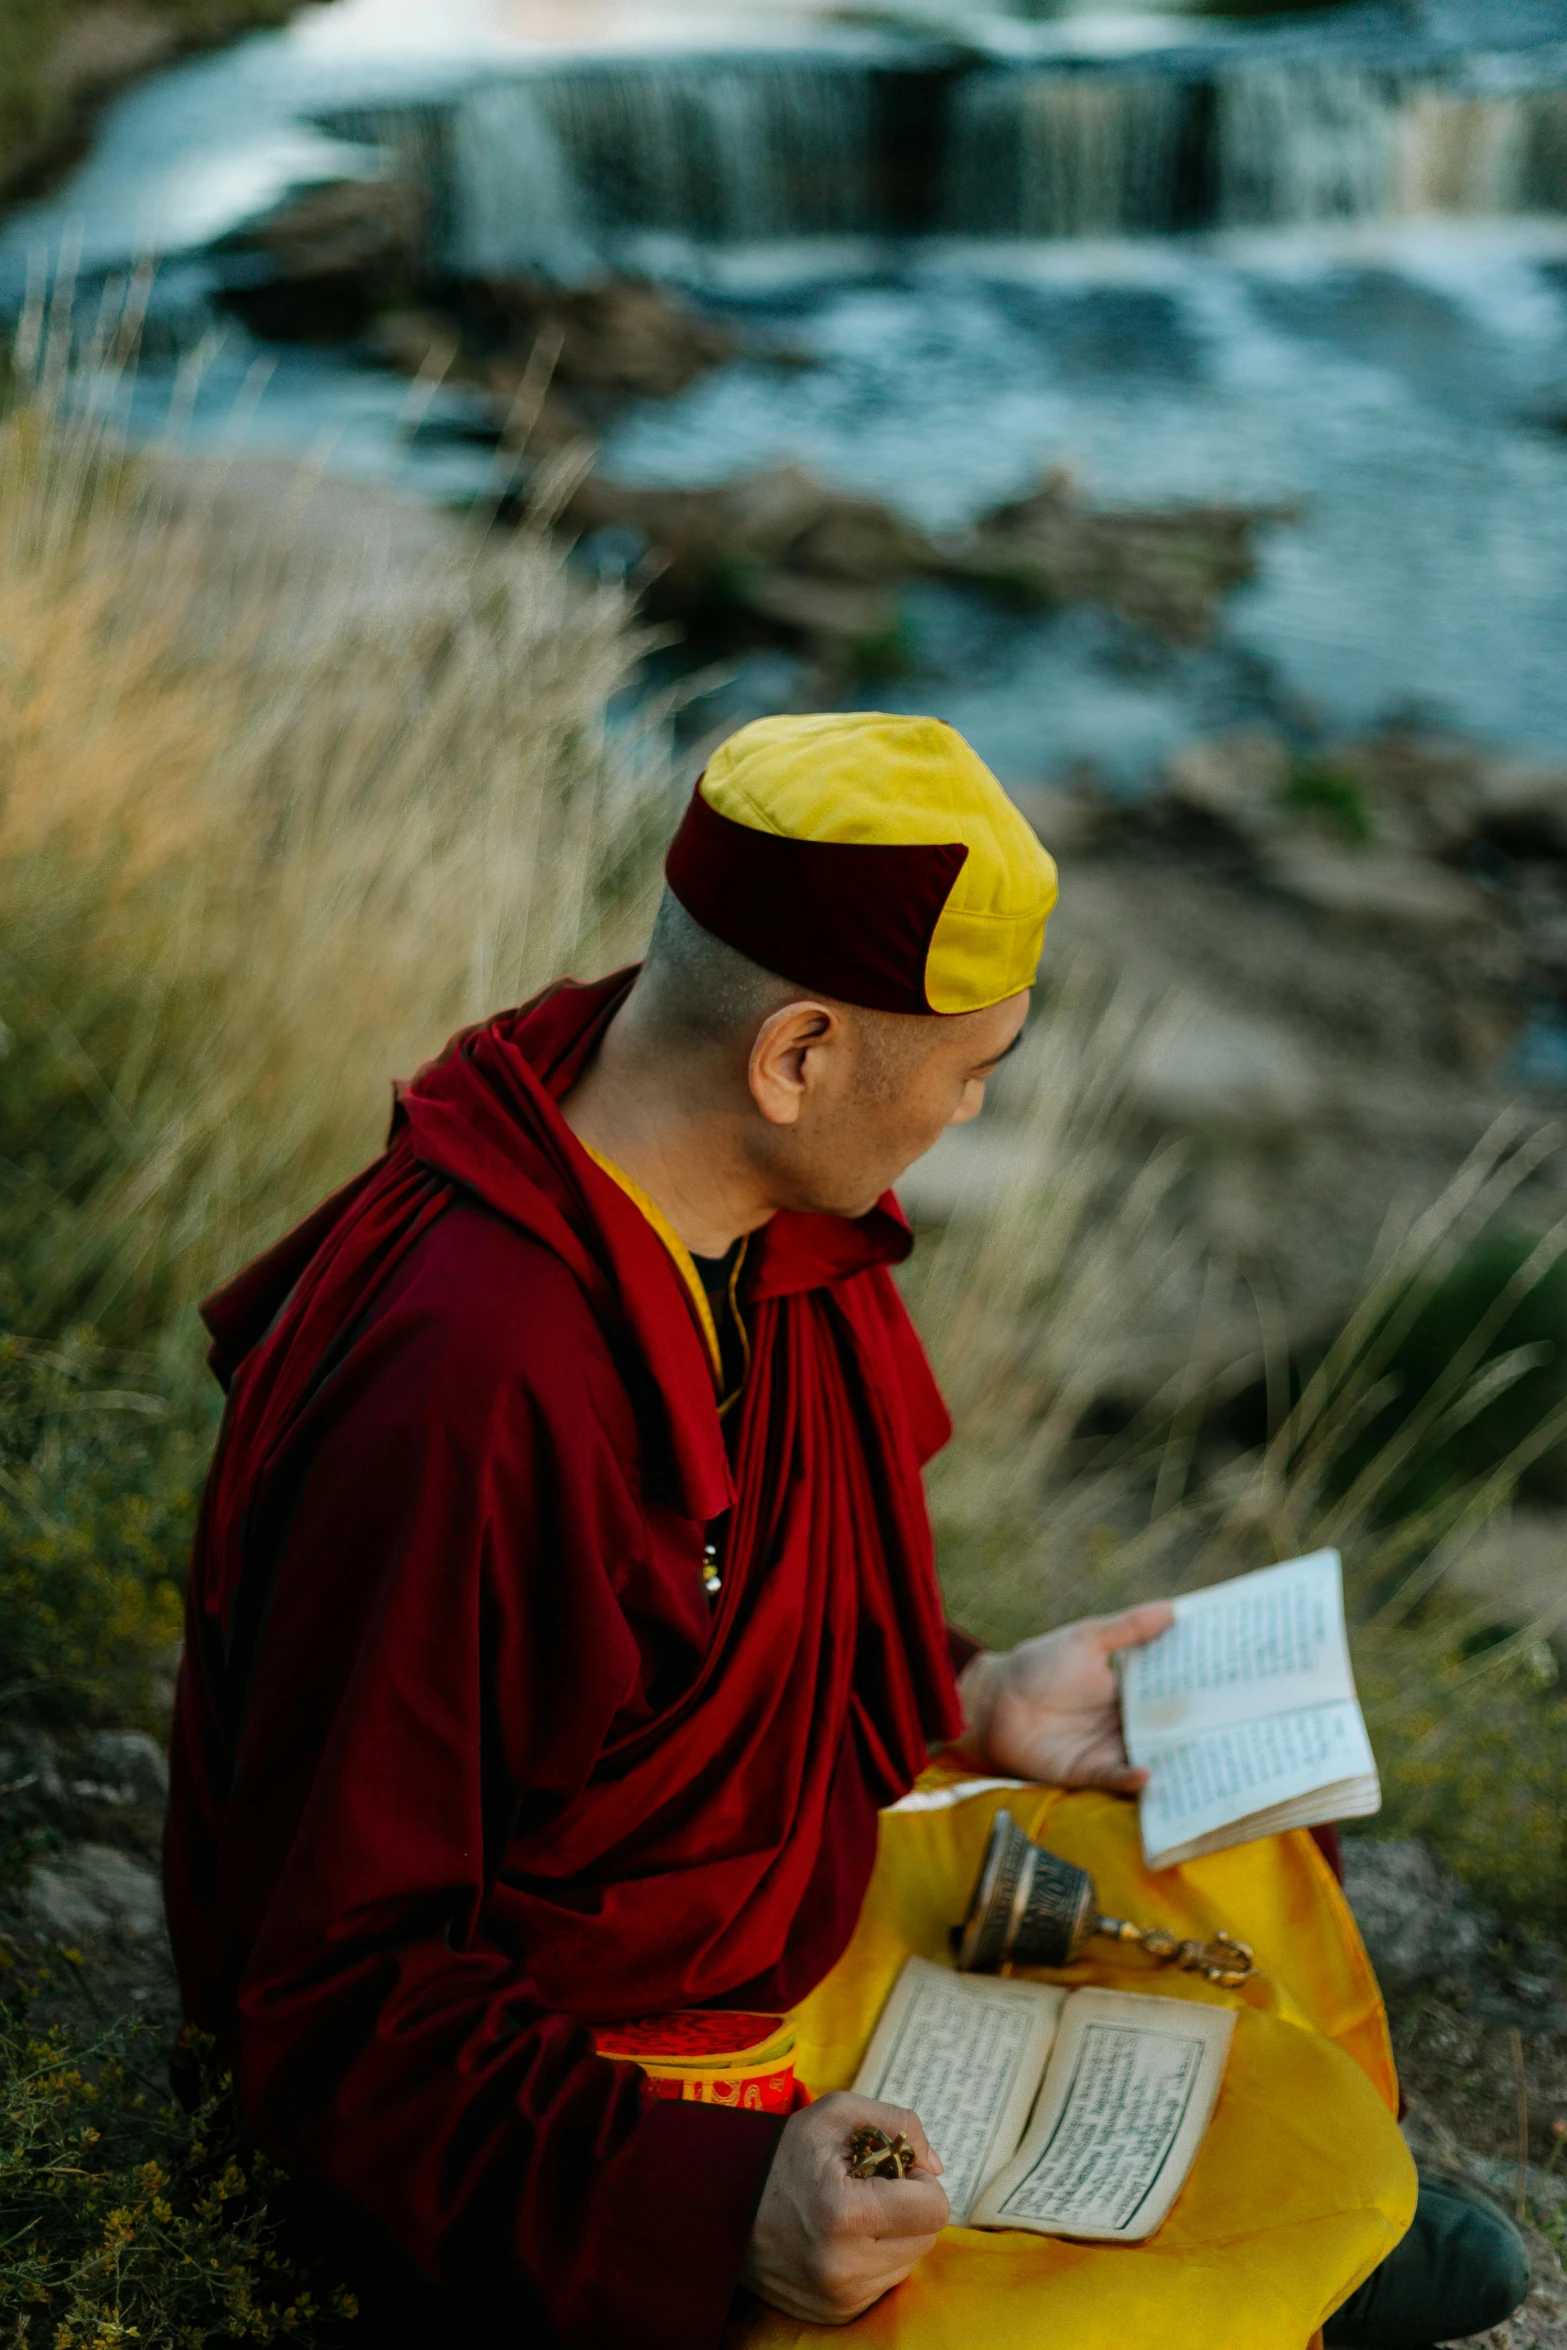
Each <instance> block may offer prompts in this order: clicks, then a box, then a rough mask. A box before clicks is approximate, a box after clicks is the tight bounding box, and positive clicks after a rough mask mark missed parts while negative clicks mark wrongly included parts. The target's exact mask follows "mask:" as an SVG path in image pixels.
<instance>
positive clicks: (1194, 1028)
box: [1131, 1006, 1324, 1141]
mask: <svg viewBox="0 0 1567 2350" xmlns="http://www.w3.org/2000/svg"><path fill="white" fill-rule="evenodd" d="M1323 1095H1324V1088H1323V1082H1322V1079H1321V1077H1320V1075H1319V1073H1318V1071H1317V1068H1316V1065H1315V1063H1314V1062H1313V1061H1312V1059H1311V1058H1310V1056H1309V1054H1307V1053H1306V1052H1305V1050H1304V1049H1303V1048H1302V1046H1301V1045H1299V1044H1298V1043H1297V1042H1296V1040H1295V1038H1294V1037H1293V1036H1292V1035H1291V1034H1290V1032H1289V1030H1288V1029H1286V1028H1283V1027H1281V1026H1280V1025H1279V1024H1278V1023H1277V1022H1275V1021H1271V1020H1264V1019H1257V1018H1251V1017H1248V1016H1247V1015H1245V1014H1241V1013H1236V1012H1228V1011H1218V1010H1216V1009H1214V1008H1212V1007H1210V1006H1194V1007H1192V1008H1190V1009H1189V1010H1188V1011H1187V1012H1186V1014H1185V1016H1184V1017H1183V1018H1182V1019H1181V1020H1180V1021H1179V1023H1178V1024H1172V1025H1170V1026H1167V1027H1164V1028H1162V1029H1160V1030H1159V1031H1157V1032H1156V1033H1155V1034H1154V1035H1152V1036H1151V1037H1150V1039H1149V1041H1148V1042H1147V1044H1146V1045H1145V1046H1144V1048H1143V1050H1142V1052H1141V1054H1140V1055H1139V1057H1138V1060H1137V1062H1136V1064H1135V1065H1134V1070H1133V1077H1132V1088H1131V1098H1132V1101H1133V1104H1134V1106H1135V1107H1136V1108H1137V1109H1138V1110H1139V1111H1140V1112H1141V1113H1142V1115H1143V1116H1144V1117H1145V1118H1149V1119H1152V1120H1153V1122H1154V1123H1155V1124H1156V1125H1160V1126H1172V1127H1177V1128H1181V1129H1186V1130H1205V1131H1207V1132H1210V1133H1215V1134H1223V1135H1229V1136H1232V1137H1235V1138H1237V1139H1248V1140H1255V1141H1266V1140H1271V1139H1273V1138H1275V1137H1279V1136H1283V1135H1286V1134H1289V1133H1292V1132H1294V1131H1295V1130H1297V1129H1298V1128H1299V1127H1301V1126H1303V1125H1305V1124H1306V1122H1307V1121H1308V1120H1309V1119H1310V1118H1312V1117H1313V1116H1314V1115H1315V1114H1316V1113H1317V1112H1318V1110H1319V1109H1320V1108H1321V1106H1322V1101H1323Z"/></svg>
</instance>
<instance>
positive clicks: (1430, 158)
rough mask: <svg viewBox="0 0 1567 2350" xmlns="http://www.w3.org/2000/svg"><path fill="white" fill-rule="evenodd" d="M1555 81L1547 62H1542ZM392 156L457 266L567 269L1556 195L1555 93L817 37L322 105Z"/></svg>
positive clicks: (1484, 207)
mask: <svg viewBox="0 0 1567 2350" xmlns="http://www.w3.org/2000/svg"><path fill="white" fill-rule="evenodd" d="M1564 78H1567V76H1564ZM323 120H324V121H325V122H326V124H327V127H330V128H332V129H334V130H337V131H339V132H340V133H344V134H346V135H348V136H356V135H357V136H360V137H367V138H374V139H376V140H377V141H379V142H380V143H381V144H382V145H384V146H390V147H392V148H394V149H396V150H397V152H398V155H399V159H400V160H401V162H402V163H403V165H404V166H405V167H406V168H407V169H409V170H411V171H413V172H415V173H417V174H418V175H419V176H421V177H422V178H423V179H424V181H425V183H426V185H427V186H428V188H429V190H430V196H431V204H430V220H431V244H432V249H433V250H434V251H435V252H436V253H438V254H439V255H440V256H442V258H443V259H444V260H445V261H446V263H447V264H448V265H449V266H451V267H452V268H454V269H456V270H457V271H459V272H461V273H464V274H478V275H496V276H503V275H505V274H507V273H508V272H511V271H518V270H529V269H542V270H545V271H547V272H549V273H551V274H554V275H558V276H561V277H565V278H575V277H581V276H584V275H593V274H595V273H597V272H598V271H600V270H602V269H604V268H606V267H614V266H616V265H627V264H629V265H630V266H633V267H635V266H638V265H639V264H642V265H646V262H647V257H648V255H649V253H650V252H651V253H652V254H653V255H654V262H653V265H654V266H661V265H662V264H661V262H659V261H658V259H657V253H656V246H655V247H650V246H649V245H647V244H646V243H644V242H642V241H641V240H644V239H648V238H653V239H657V238H659V237H675V238H679V239H683V240H688V241H700V242H703V243H710V244H723V243H747V242H764V241H774V240H785V239H792V238H807V237H813V236H875V235H883V234H888V233H901V234H911V233H921V232H923V231H927V230H938V231H942V232H945V233H947V234H955V235H975V236H988V237H1049V238H1068V237H1084V236H1099V237H1105V236H1135V235H1138V234H1170V233H1173V232H1175V231H1178V230H1182V229H1190V228H1203V227H1212V226H1219V227H1233V228H1244V227H1252V226H1273V225H1286V226H1287V225H1291V224H1310V223H1315V222H1331V221H1337V220H1377V219H1387V218H1394V217H1397V216H1400V215H1402V216H1409V215H1412V214H1422V213H1433V212H1437V213H1439V212H1457V213H1471V214H1484V213H1491V214H1498V213H1511V212H1519V211H1554V212H1567V88H1563V87H1562V86H1560V84H1558V86H1554V87H1552V86H1530V85H1529V84H1527V83H1522V84H1516V85H1514V86H1511V87H1495V86H1492V87H1487V86H1486V85H1485V79H1484V76H1483V75H1481V76H1480V77H1479V79H1478V81H1471V82H1466V81H1464V80H1461V79H1460V78H1459V77H1458V76H1457V75H1456V74H1454V73H1453V72H1451V71H1450V70H1446V69H1441V68H1435V69H1434V68H1432V67H1431V66H1430V65H1429V63H1427V64H1426V65H1425V66H1423V67H1417V66H1416V65H1415V64H1413V63H1411V62H1410V61H1408V60H1407V59H1406V60H1401V61H1390V60H1389V59H1388V58H1387V57H1386V56H1385V55H1384V56H1382V57H1380V58H1379V59H1378V60H1377V62H1375V63H1372V62H1368V61H1366V60H1365V59H1364V58H1356V57H1355V56H1354V55H1353V54H1352V53H1351V52H1349V51H1348V50H1346V49H1339V50H1337V51H1336V52H1335V53H1333V54H1331V55H1322V54H1316V55H1312V54H1303V53H1302V52H1301V51H1300V50H1299V49H1296V50H1294V51H1293V52H1292V53H1291V54H1289V55H1287V56H1280V55H1277V54H1275V55H1273V56H1271V57H1270V56H1259V55H1258V54H1256V53H1255V52H1252V53H1249V54H1247V55H1242V56H1237V55H1234V54H1233V53H1228V52H1226V53H1220V54H1215V55H1212V56H1209V57H1206V58H1204V59H1202V60H1201V62H1200V64H1196V65H1194V63H1193V61H1192V60H1191V59H1190V58H1186V59H1185V60H1183V61H1182V63H1181V64H1180V66H1179V68H1178V69H1171V68H1169V67H1167V66H1165V67H1160V66H1156V65H1155V64H1153V63H1151V62H1148V61H1144V62H1143V63H1142V64H1140V65H1139V66H1137V67H1135V68H1133V67H1131V66H1125V67H1121V66H1117V67H1083V66H1061V65H1055V66H1050V67H1041V66H1028V67H1012V66H979V67H970V68H966V69H964V68H960V67H958V66H956V65H955V64H954V63H953V62H952V61H951V59H950V58H948V59H946V60H945V61H944V62H943V61H941V60H937V61H934V62H929V61H928V62H926V63H925V64H923V65H922V64H918V63H914V64H911V63H909V62H908V61H907V60H903V61H901V62H894V61H890V60H888V59H885V58H883V59H880V60H878V59H877V58H875V57H870V58H867V57H865V56H852V57H838V58H832V57H829V56H824V55H822V54H821V53H815V54H807V55H803V56H802V55H798V54H793V53H781V54H780V53H772V54H762V55H754V56H735V55H727V56H724V55H718V56H709V57H701V56H682V57H643V58H621V59H617V60H615V61H613V62H609V61H603V62H601V61H598V60H594V61H593V62H591V63H573V64H570V65H566V66H559V67H550V68H543V69H538V68H536V69H534V70H532V71H530V72H516V73H512V74H509V75H506V76H503V77H499V78H491V79H490V80H488V81H485V82H482V83H479V84H477V85H476V86H475V87H474V88H473V89H471V90H469V91H468V92H466V93H465V94H464V95H462V96H461V97H459V98H457V99H456V100H455V101H453V102H451V103H450V104H449V105H447V106H445V107H443V108H439V109H437V108H432V107H424V108H417V109H408V110H407V111H406V113H405V115H404V116H403V118H402V120H401V123H400V125H399V122H398V120H397V110H396V109H395V108H383V109H379V110H371V109H363V110H360V111H359V112H358V113H357V114H354V113H352V112H349V111H344V112H342V113H340V114H338V115H336V116H333V117H323Z"/></svg>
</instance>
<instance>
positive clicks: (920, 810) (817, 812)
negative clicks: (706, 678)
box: [701, 710, 1059, 1013]
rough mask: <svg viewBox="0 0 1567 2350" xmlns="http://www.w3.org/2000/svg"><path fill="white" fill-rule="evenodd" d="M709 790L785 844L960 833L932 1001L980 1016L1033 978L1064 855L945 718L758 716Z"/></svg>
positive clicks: (902, 844)
mask: <svg viewBox="0 0 1567 2350" xmlns="http://www.w3.org/2000/svg"><path fill="white" fill-rule="evenodd" d="M701 792H702V797H703V798H704V799H705V800H706V801H707V803H708V805H709V806H710V807H711V808H713V809H715V810H716V811H717V813H718V814H719V815H720V816H727V817H728V818H729V819H730V821H731V822H732V823H735V824H744V825H747V826H749V827H750V829H751V830H752V831H755V832H770V833H775V834H777V835H779V836H781V837H782V838H783V839H785V840H808V841H821V842H824V843H841V844H844V845H859V846H868V847H875V848H924V847H931V846H935V845H946V844H955V843H961V844H962V845H963V847H964V848H966V849H967V851H968V855H967V856H966V857H965V858H964V860H963V864H962V867H961V869H960V871H959V873H958V875H957V878H956V879H955V880H954V882H953V884H952V888H951V891H950V894H949V895H948V897H947V900H946V903H945V904H944V905H943V907H942V909H941V912H940V914H939V915H938V917H937V920H936V925H935V929H934V931H933V932H932V934H931V941H930V948H929V952H928V955H927V958H926V964H925V995H926V999H927V1001H928V1002H929V1004H930V1006H931V1009H932V1010H933V1011H936V1012H946V1013H953V1012H977V1011H980V1010H982V1009H983V1007H984V1006H985V1005H986V1004H999V1003H1002V1002H1004V1001H1005V1000H1006V998H1007V997H1008V996H1014V995H1017V994H1019V993H1021V991H1022V990H1023V989H1024V988H1027V987H1032V986H1033V984H1034V975H1035V973H1036V971H1037V969H1038V967H1039V956H1040V950H1041V948H1042V947H1043V945H1044V938H1045V924H1046V923H1047V921H1048V920H1049V918H1050V912H1051V909H1052V907H1053V906H1054V905H1055V902H1056V898H1057V895H1058V891H1059V883H1058V881H1057V876H1056V868H1055V861H1054V859H1053V858H1052V857H1050V855H1049V854H1048V853H1047V852H1046V850H1045V849H1043V848H1042V847H1041V846H1040V843H1039V841H1038V839H1037V838H1036V837H1035V834H1034V831H1033V828H1032V827H1031V826H1030V825H1029V824H1028V822H1027V821H1026V820H1025V818H1024V817H1023V816H1021V815H1020V814H1019V812H1018V810H1017V809H1016V808H1015V807H1014V806H1013V804H1012V802H1011V801H1010V800H1009V799H1008V798H1007V795H1006V793H1005V792H1004V791H1003V790H1002V788H1001V785H1000V784H999V783H998V782H997V780H996V778H995V776H994V775H992V774H991V772H990V769H989V768H988V767H987V766H986V765H985V762H984V761H983V759H981V758H980V757H979V756H978V754H977V753H976V752H974V751H972V750H971V749H970V748H969V746H968V744H967V743H966V742H965V741H964V740H963V737H962V736H961V735H960V734H959V733H958V732H957V730H956V729H955V728H954V727H951V726H947V725H946V724H944V723H943V721H942V720H941V719H939V718H905V717H898V716H895V715H890V714H888V713H887V712H885V711H880V710H865V711H850V712H835V711H834V712H818V713H813V714H811V715H809V716H805V717H784V718H759V719H757V720H756V721H755V722H754V723H753V724H752V725H750V726H743V727H742V728H741V729H740V731H739V733H738V734H732V735H731V736H730V737H729V739H728V741H727V742H725V743H723V744H721V745H720V747H719V748H718V750H716V751H715V752H714V754H713V757H712V759H711V761H710V762H709V764H708V768H707V772H706V774H705V775H704V776H703V778H702V784H701ZM867 915H868V917H870V918H872V919H874V909H871V908H867Z"/></svg>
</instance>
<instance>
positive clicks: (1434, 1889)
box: [1344, 1836, 1492, 1991]
mask: <svg viewBox="0 0 1567 2350" xmlns="http://www.w3.org/2000/svg"><path fill="white" fill-rule="evenodd" d="M1344 1892H1345V1895H1346V1897H1347V1898H1348V1901H1349V1906H1350V1908H1351V1909H1352V1910H1353V1911H1354V1913H1355V1922H1356V1924H1357V1925H1358V1926H1359V1928H1360V1931H1361V1936H1362V1938H1363V1940H1364V1942H1365V1945H1366V1949H1367V1952H1368V1953H1369V1955H1370V1958H1371V1963H1372V1965H1373V1966H1374V1967H1375V1968H1376V1971H1377V1975H1378V1978H1379V1980H1380V1981H1381V1982H1382V1984H1383V1985H1384V1986H1385V1987H1386V1988H1387V1989H1389V1990H1396V1991H1403V1990H1409V1989H1411V1988H1413V1987H1414V1986H1415V1985H1416V1984H1419V1983H1429V1982H1437V1981H1440V1980H1441V1979H1442V1978H1443V1977H1458V1978H1462V1977H1464V1976H1466V1975H1468V1974H1471V1973H1472V1972H1473V1971H1474V1969H1475V1968H1476V1966H1477V1965H1478V1963H1479V1961H1480V1960H1481V1958H1482V1957H1483V1956H1484V1953H1485V1950H1486V1946H1487V1944H1488V1943H1489V1941H1490V1939H1491V1933H1492V1927H1491V1921H1490V1920H1489V1918H1487V1916H1486V1915H1485V1913H1484V1912H1483V1911H1482V1910H1478V1909H1476V1908H1475V1906H1474V1904H1473V1903H1472V1902H1471V1901H1470V1899H1469V1897H1468V1895H1467V1894H1466V1893H1465V1892H1464V1890H1463V1888H1462V1887H1461V1886H1460V1885H1459V1884H1458V1882H1457V1880H1456V1879H1455V1878H1453V1877H1452V1876H1450V1875H1449V1874H1448V1872H1447V1870H1446V1869H1444V1868H1443V1867H1442V1865H1441V1863H1440V1861H1438V1860H1437V1858H1436V1856H1435V1855H1434V1853H1432V1851H1431V1850H1430V1848H1429V1846H1427V1845H1425V1844H1422V1843H1421V1842H1420V1840H1419V1839H1418V1838H1417V1837H1409V1838H1403V1839H1394V1838H1391V1837H1381V1836H1351V1837H1347V1838H1346V1839H1345V1844H1344Z"/></svg>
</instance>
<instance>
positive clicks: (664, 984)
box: [638, 889, 809, 1047]
mask: <svg viewBox="0 0 1567 2350" xmlns="http://www.w3.org/2000/svg"><path fill="white" fill-rule="evenodd" d="M638 987H639V990H640V991H641V992H643V993H644V995H645V998H646V1002H647V1008H648V1012H649V1015H650V1017H651V1018H652V1020H653V1021H654V1022H655V1023H656V1024H657V1026H658V1028H659V1030H660V1031H661V1033H662V1034H663V1035H664V1036H665V1037H666V1038H667V1040H668V1041H669V1043H670V1044H671V1045H675V1046H677V1047H678V1046H679V1045H680V1044H682V1043H684V1044H686V1045H696V1046H702V1045H725V1044H736V1043H740V1042H742V1041H743V1042H745V1043H747V1044H748V1043H749V1042H750V1039H751V1038H752V1036H754V1035H755V1033H756V1031H757V1029H758V1028H760V1027H761V1025H762V1022H763V1021H764V1020H765V1019H767V1018H768V1017H769V1016H770V1015H771V1014H772V1013H774V1012H776V1011H778V1010H779V1009H780V1008H781V1006H783V1005H784V1004H789V1003H794V1002H795V1001H796V1000H797V999H798V998H799V997H800V996H802V995H804V994H806V993H808V992H809V991H808V990H807V989H804V988H800V987H797V986H796V985H795V983H794V981H793V980H792V979H780V977H779V976H778V973H777V972H776V971H764V970H763V969H762V966H761V964H760V963H753V962H752V961H751V960H750V959H749V957H748V956H745V955H742V954H741V953H740V952H739V951H738V949H736V948H735V947H731V946H726V945H725V944H724V942H723V940H722V939H721V938H715V937H714V936H713V934H712V932H711V931H710V930H704V929H703V928H702V926H701V924H700V923H699V922H693V921H692V919H691V916H690V915H689V914H688V913H687V912H686V910H685V908H684V906H683V905H682V904H681V903H680V900H679V899H678V898H677V897H676V896H675V894H674V892H673V891H672V890H667V889H666V890H665V892H664V896H663V902H662V903H661V904H660V906H659V909H658V919H657V920H656V921H655V923H654V924H653V935H652V937H651V938H650V939H649V941H648V950H647V956H646V959H645V961H644V962H643V966H642V977H641V979H640V981H639V982H638Z"/></svg>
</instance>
